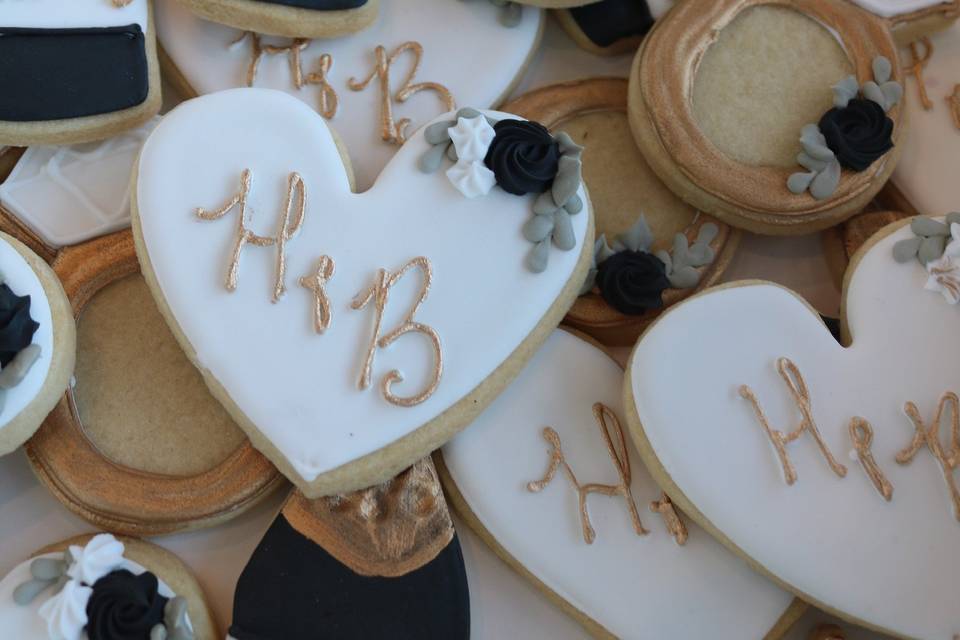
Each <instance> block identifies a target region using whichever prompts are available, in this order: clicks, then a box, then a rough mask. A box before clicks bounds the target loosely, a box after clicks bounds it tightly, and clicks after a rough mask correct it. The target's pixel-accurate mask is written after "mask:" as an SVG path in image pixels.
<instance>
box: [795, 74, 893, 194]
mask: <svg viewBox="0 0 960 640" xmlns="http://www.w3.org/2000/svg"><path fill="white" fill-rule="evenodd" d="M891 77H893V66H892V65H891V64H890V61H889V60H888V59H887V58H885V57H883V56H877V57H876V58H874V59H873V80H870V81H868V82H865V83H863V85H862V86H861V85H860V84H859V83H858V82H857V78H856V77H855V76H847V77H846V78H844V79H843V80H841V81H840V82H838V83H837V84H835V85H833V106H834V107H836V108H838V109H844V108H846V107H847V105H848V104H850V101H851V100H853V99H854V98H856V97H857V95H859V94H862V95H863V97H864V98H866V99H867V100H872V101H873V102H876V103H877V104H878V105H880V107H881V108H882V109H883V110H884V111H889V110H890V109H892V108H893V107H894V106H895V105H896V104H897V103H898V102H900V100H901V99H902V98H903V87H902V86H901V85H900V83H899V82H896V81H894V80H891ZM800 146H801V147H802V148H803V151H801V152H800V153H799V154H798V155H797V164H799V165H800V166H801V167H803V168H804V169H806V171H800V172H797V173H793V174H791V175H790V177H789V178H787V188H788V189H789V190H790V192H791V193H794V194H797V195H800V194H802V193H805V192H807V191H809V192H810V195H811V196H813V197H814V199H816V200H826V199H827V198H829V197H830V196H832V195H833V194H834V192H835V191H836V190H837V187H838V186H839V185H840V173H841V167H840V162H839V161H838V160H837V158H836V155H835V154H834V153H833V151H831V150H830V148H829V147H828V146H827V141H826V138H824V137H823V134H822V133H821V132H820V127H819V126H818V125H816V124H808V125H804V127H803V129H802V130H801V132H800Z"/></svg>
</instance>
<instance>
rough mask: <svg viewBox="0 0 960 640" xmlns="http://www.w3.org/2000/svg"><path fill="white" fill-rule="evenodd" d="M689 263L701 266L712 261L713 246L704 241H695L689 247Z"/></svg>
mask: <svg viewBox="0 0 960 640" xmlns="http://www.w3.org/2000/svg"><path fill="white" fill-rule="evenodd" d="M689 255H690V264H691V265H692V266H694V267H702V266H704V265H706V264H710V263H711V262H713V258H714V251H713V247H711V246H710V245H709V244H706V243H704V242H697V243H696V244H694V245H692V246H691V247H690V251H689Z"/></svg>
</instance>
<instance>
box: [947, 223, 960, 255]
mask: <svg viewBox="0 0 960 640" xmlns="http://www.w3.org/2000/svg"><path fill="white" fill-rule="evenodd" d="M943 255H945V256H950V257H951V258H956V257H960V224H957V223H956V222H954V223H953V224H951V225H950V244H948V245H947V248H946V249H945V250H944V252H943Z"/></svg>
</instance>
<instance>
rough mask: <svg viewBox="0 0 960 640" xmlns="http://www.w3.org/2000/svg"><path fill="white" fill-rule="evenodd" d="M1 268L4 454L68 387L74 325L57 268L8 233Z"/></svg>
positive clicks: (0, 236)
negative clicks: (57, 274)
mask: <svg viewBox="0 0 960 640" xmlns="http://www.w3.org/2000/svg"><path fill="white" fill-rule="evenodd" d="M0 274H2V275H0V319H2V324H3V331H2V345H3V348H2V350H0V366H2V370H0V455H6V454H8V453H10V452H11V451H13V450H14V449H16V448H17V447H19V446H20V445H22V444H23V443H24V442H26V441H27V439H28V438H30V437H31V436H32V435H33V434H34V432H35V431H36V430H37V428H38V427H40V424H41V423H42V422H43V420H44V418H46V416H47V414H49V413H50V411H51V410H52V409H53V408H54V406H55V405H56V404H57V400H58V399H59V398H60V396H61V395H62V394H63V392H64V390H65V389H66V388H67V384H68V382H69V381H70V376H71V375H73V367H74V362H75V358H76V326H75V325H74V322H73V316H72V314H71V313H70V303H69V302H68V301H67V297H66V295H65V294H64V292H63V287H62V286H61V285H60V281H59V280H58V279H57V276H56V274H54V272H53V271H52V270H51V269H50V267H49V266H47V264H46V263H45V262H44V261H43V260H41V259H40V258H39V257H38V256H37V255H36V254H35V253H33V252H32V251H30V249H28V248H27V247H26V246H24V245H23V243H21V242H20V241H19V240H16V239H15V238H13V237H12V236H9V235H7V234H5V233H0Z"/></svg>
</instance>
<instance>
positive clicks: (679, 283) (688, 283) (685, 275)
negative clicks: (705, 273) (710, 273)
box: [668, 267, 700, 289]
mask: <svg viewBox="0 0 960 640" xmlns="http://www.w3.org/2000/svg"><path fill="white" fill-rule="evenodd" d="M668 279H669V280H670V286H672V287H673V288H674V289H692V288H693V287H695V286H697V284H698V283H699V282H700V274H699V273H698V272H697V270H696V269H694V268H693V267H683V268H682V269H677V270H676V271H674V272H673V273H671V274H670V275H669V276H668Z"/></svg>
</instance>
